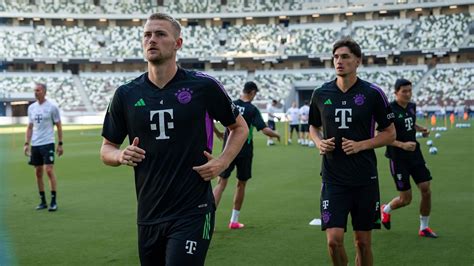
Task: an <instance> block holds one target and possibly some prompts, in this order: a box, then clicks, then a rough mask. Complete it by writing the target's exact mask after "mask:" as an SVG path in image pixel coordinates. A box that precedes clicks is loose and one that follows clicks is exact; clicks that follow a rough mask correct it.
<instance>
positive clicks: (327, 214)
mask: <svg viewBox="0 0 474 266" xmlns="http://www.w3.org/2000/svg"><path fill="white" fill-rule="evenodd" d="M321 218H322V220H323V222H324V223H325V224H327V223H329V220H330V219H331V213H330V212H328V211H323V213H322V215H321Z"/></svg>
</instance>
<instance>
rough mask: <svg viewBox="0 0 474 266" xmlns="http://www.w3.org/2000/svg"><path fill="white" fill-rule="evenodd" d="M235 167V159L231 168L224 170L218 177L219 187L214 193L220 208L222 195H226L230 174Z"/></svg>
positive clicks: (217, 186)
mask: <svg viewBox="0 0 474 266" xmlns="http://www.w3.org/2000/svg"><path fill="white" fill-rule="evenodd" d="M234 167H235V159H234V160H233V161H232V162H231V163H230V165H229V167H227V169H225V170H224V172H222V173H221V174H220V175H219V176H218V177H217V185H216V187H215V188H214V190H213V191H212V192H213V194H214V199H215V201H216V207H217V206H219V202H221V198H222V193H224V190H225V188H226V187H227V181H228V179H229V176H230V174H232V171H233V170H234Z"/></svg>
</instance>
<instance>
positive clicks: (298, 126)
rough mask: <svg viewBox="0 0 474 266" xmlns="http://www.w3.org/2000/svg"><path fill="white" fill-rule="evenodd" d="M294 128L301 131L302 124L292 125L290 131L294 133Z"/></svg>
mask: <svg viewBox="0 0 474 266" xmlns="http://www.w3.org/2000/svg"><path fill="white" fill-rule="evenodd" d="M294 130H296V132H298V133H300V125H290V132H291V133H293V131H294Z"/></svg>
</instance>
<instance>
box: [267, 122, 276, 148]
mask: <svg viewBox="0 0 474 266" xmlns="http://www.w3.org/2000/svg"><path fill="white" fill-rule="evenodd" d="M267 124H268V127H269V128H270V129H271V130H276V125H275V121H268V123H267ZM273 144H275V143H274V142H273V138H272V137H268V140H267V146H270V145H273Z"/></svg>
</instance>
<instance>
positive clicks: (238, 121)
mask: <svg viewBox="0 0 474 266" xmlns="http://www.w3.org/2000/svg"><path fill="white" fill-rule="evenodd" d="M227 128H228V129H229V136H228V137H227V143H226V145H225V147H224V150H223V151H222V153H221V155H220V156H219V157H218V158H214V157H212V155H211V154H210V153H208V152H207V151H204V155H205V156H206V157H207V159H208V162H207V163H205V164H203V165H200V166H194V167H193V170H194V171H196V172H198V173H199V175H201V177H202V178H203V179H204V180H205V181H209V180H211V179H212V178H214V177H216V176H217V175H219V174H220V173H222V171H224V170H225V169H227V167H229V164H230V163H231V162H232V160H234V158H235V156H237V154H238V153H239V152H240V150H241V149H242V146H243V145H244V142H245V140H246V139H247V136H248V134H249V129H248V127H247V123H246V122H245V120H244V118H243V117H242V116H241V115H238V116H237V117H236V118H235V123H234V124H231V125H229V126H227Z"/></svg>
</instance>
